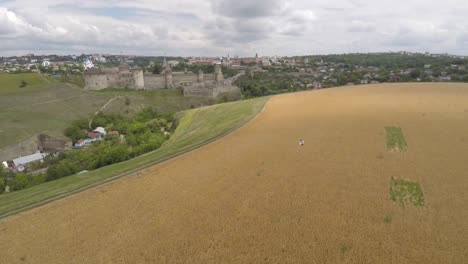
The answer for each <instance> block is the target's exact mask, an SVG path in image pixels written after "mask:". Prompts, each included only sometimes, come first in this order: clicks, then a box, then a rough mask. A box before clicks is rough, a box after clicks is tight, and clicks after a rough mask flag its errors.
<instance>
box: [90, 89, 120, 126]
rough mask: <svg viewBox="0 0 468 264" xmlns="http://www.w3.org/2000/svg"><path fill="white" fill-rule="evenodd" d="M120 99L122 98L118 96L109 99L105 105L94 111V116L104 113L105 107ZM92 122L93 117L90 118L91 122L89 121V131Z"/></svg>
mask: <svg viewBox="0 0 468 264" xmlns="http://www.w3.org/2000/svg"><path fill="white" fill-rule="evenodd" d="M121 98H123V96H120V95H119V96H116V97H113V98H111V99H109V101H107V103H105V104H104V105H103V106H102V107H101V108H100V109H99V110H98V111H96V113H94V116H96V115H97V114H99V113H101V112H102V111H104V110H105V109H106V107H108V106H109V105H110V104H111V103H112V102H113V101H115V100H117V99H121ZM93 120H94V117H93V118H91V120H89V128H90V129H92V124H93Z"/></svg>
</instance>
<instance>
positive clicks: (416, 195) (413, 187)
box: [390, 177, 424, 207]
mask: <svg viewBox="0 0 468 264" xmlns="http://www.w3.org/2000/svg"><path fill="white" fill-rule="evenodd" d="M390 199H392V201H395V202H397V203H399V204H400V205H402V206H405V205H406V204H412V205H414V206H416V207H422V206H424V194H423V191H422V189H421V185H420V184H419V183H418V182H412V181H408V180H403V179H395V178H393V177H392V179H391V180H390Z"/></svg>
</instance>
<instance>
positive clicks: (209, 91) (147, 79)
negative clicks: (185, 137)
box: [85, 67, 240, 97]
mask: <svg viewBox="0 0 468 264" xmlns="http://www.w3.org/2000/svg"><path fill="white" fill-rule="evenodd" d="M166 73H168V74H143V71H142V70H139V69H131V70H129V69H128V67H126V68H125V67H120V68H118V67H112V68H103V69H98V70H95V71H94V72H89V73H88V74H85V83H86V87H85V88H86V89H89V90H101V89H106V88H128V89H145V90H155V89H163V88H173V87H174V88H179V87H180V88H182V89H183V94H184V96H202V97H218V96H220V95H224V94H229V95H232V94H235V95H237V94H240V89H239V87H237V86H233V85H232V83H231V81H230V80H229V79H228V80H224V77H223V76H222V72H221V69H220V68H218V69H217V71H216V73H215V74H203V72H199V73H198V74H194V73H182V72H176V73H172V74H169V73H170V68H168V69H167V72H166ZM168 81H169V82H170V83H172V84H173V85H169V84H168ZM168 86H169V87H168Z"/></svg>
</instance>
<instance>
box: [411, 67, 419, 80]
mask: <svg viewBox="0 0 468 264" xmlns="http://www.w3.org/2000/svg"><path fill="white" fill-rule="evenodd" d="M410 76H411V78H413V79H417V78H419V77H420V76H421V70H420V69H414V70H412V71H411V73H410Z"/></svg>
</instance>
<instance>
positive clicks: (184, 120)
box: [0, 98, 268, 215]
mask: <svg viewBox="0 0 468 264" xmlns="http://www.w3.org/2000/svg"><path fill="white" fill-rule="evenodd" d="M267 99H268V98H257V99H252V100H245V101H239V102H233V103H226V104H219V105H214V106H209V107H203V108H198V109H193V110H188V111H184V112H181V113H179V119H180V122H179V126H178V128H177V130H176V132H175V133H174V135H173V136H172V137H171V139H170V140H169V141H167V142H166V143H165V144H164V145H163V146H162V147H161V148H160V149H158V150H156V151H154V152H151V153H148V154H145V155H142V156H140V157H137V158H135V159H132V160H129V161H126V162H122V163H118V164H114V165H111V166H107V167H104V168H101V169H98V170H95V171H91V172H88V173H85V174H81V175H74V176H69V177H65V178H61V179H59V180H56V181H52V182H48V183H45V184H41V185H37V186H34V187H32V188H29V189H25V190H22V191H18V192H13V193H9V194H3V195H0V215H5V214H7V213H10V212H14V211H17V210H21V209H24V208H28V207H29V206H34V205H37V204H38V203H42V202H45V201H48V200H50V199H55V198H58V197H61V196H65V195H68V194H70V193H73V192H76V191H79V190H81V189H83V188H86V187H89V186H92V185H94V184H97V183H101V182H104V181H106V180H109V179H112V178H115V177H121V176H124V175H127V174H130V173H133V172H136V171H138V170H140V169H142V168H144V167H147V166H151V165H153V164H155V163H158V162H161V161H163V160H166V159H168V158H170V157H173V156H175V155H178V154H180V153H183V152H185V151H189V150H191V149H194V148H196V147H198V146H200V145H203V144H205V143H208V142H210V141H211V140H214V139H216V138H219V137H221V136H224V135H225V134H227V133H229V132H231V131H233V130H234V129H236V128H238V127H240V126H241V125H243V124H245V123H246V122H247V121H248V120H250V119H251V118H253V117H254V116H255V115H256V114H257V113H258V112H259V110H261V109H262V107H263V105H264V104H265V102H266V101H267Z"/></svg>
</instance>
